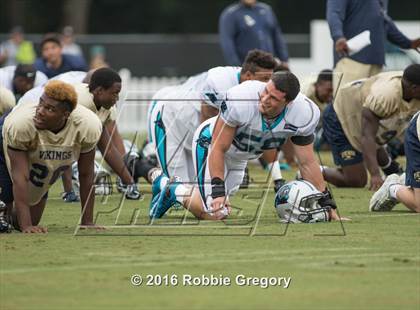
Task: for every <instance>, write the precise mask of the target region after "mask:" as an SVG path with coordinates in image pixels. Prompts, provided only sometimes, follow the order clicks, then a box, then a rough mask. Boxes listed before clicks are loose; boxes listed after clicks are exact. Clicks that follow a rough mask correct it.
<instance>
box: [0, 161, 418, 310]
mask: <svg viewBox="0 0 420 310" xmlns="http://www.w3.org/2000/svg"><path fill="white" fill-rule="evenodd" d="M329 160H330V158H329V157H327V158H326V161H327V162H329ZM251 174H252V176H253V177H254V179H256V180H263V179H264V176H263V173H262V172H261V170H260V169H258V168H253V169H251ZM285 175H286V176H287V177H288V178H289V179H290V178H292V176H293V173H286V174H285ZM142 188H143V189H144V190H145V191H150V188H149V187H148V186H142ZM59 191H60V186H59V185H56V186H55V187H54V189H53V190H52V191H51V193H50V200H49V202H48V207H47V209H46V211H45V214H44V217H43V220H42V224H43V225H45V226H47V227H48V229H49V233H48V234H47V235H22V234H18V233H12V234H9V235H1V236H0V253H1V254H0V255H1V261H0V263H1V268H0V309H2V310H3V309H119V308H126V309H134V308H137V309H190V308H191V309H419V307H420V297H419V296H420V294H419V292H420V258H419V254H420V251H419V250H420V244H419V240H420V239H419V236H420V230H419V227H420V225H419V224H420V216H419V215H415V214H412V213H409V212H408V211H406V210H405V209H404V208H403V207H402V206H397V208H396V209H395V211H393V212H390V213H385V214H371V213H368V212H367V209H368V201H369V198H370V193H369V192H368V191H367V190H365V189H333V192H334V195H335V197H336V200H337V202H338V204H339V207H340V211H341V213H342V214H343V215H345V216H349V217H351V218H352V221H351V222H347V223H344V231H343V227H341V225H340V224H339V223H325V224H308V225H303V224H300V225H290V226H288V227H287V226H286V225H285V224H280V223H279V222H278V219H277V217H276V215H275V212H274V209H273V206H272V204H273V197H274V196H273V194H272V190H271V189H270V190H269V193H268V195H265V192H264V189H263V186H262V185H261V186H259V187H257V188H254V189H250V190H247V191H241V192H240V193H239V194H238V195H237V196H236V197H235V198H234V199H233V204H234V206H236V207H237V208H236V209H235V212H234V215H233V216H232V218H231V219H230V220H228V221H226V222H225V223H219V224H217V223H202V222H201V223H199V222H197V221H195V220H194V219H193V218H192V217H190V216H187V217H185V218H184V213H183V211H181V210H180V211H174V212H171V213H170V214H169V215H168V216H167V218H165V219H162V220H160V221H158V222H156V223H155V225H154V226H152V227H150V225H148V218H147V209H148V203H149V200H150V196H149V195H146V198H145V200H144V201H142V202H132V201H129V202H124V204H123V207H122V208H121V209H118V208H117V207H118V204H119V199H120V197H119V196H118V195H113V197H112V198H110V199H109V200H108V201H107V202H101V200H100V199H99V198H97V207H96V211H102V213H101V214H100V215H99V216H98V218H97V221H98V223H99V224H103V225H107V226H114V228H108V229H107V230H106V231H104V232H101V233H96V232H93V231H77V233H76V236H75V235H74V233H75V231H76V230H75V227H76V224H77V222H78V215H79V205H78V204H65V203H63V202H62V201H61V200H60V199H59ZM243 194H247V195H245V196H244V195H243ZM264 199H266V200H265V202H264V203H263V204H261V203H259V202H260V201H261V200H263V201H264ZM112 210H114V211H112ZM118 212H119V215H118V219H117V214H118ZM256 219H257V220H256ZM134 221H136V222H134ZM256 222H258V223H256ZM134 223H135V225H133V224H134ZM181 223H183V224H184V225H180V224H181ZM286 228H287V229H286ZM132 274H139V275H141V276H143V278H146V276H147V275H149V274H150V275H162V276H164V275H176V276H177V277H178V280H179V284H178V286H165V285H162V286H160V287H158V286H150V287H148V286H146V285H144V284H143V285H141V286H138V287H134V286H132V285H131V284H130V277H131V275H132ZM185 274H190V275H195V276H200V275H207V276H210V275H211V274H212V275H214V276H217V277H218V276H220V275H223V276H225V277H229V278H231V280H232V282H234V280H235V277H236V276H237V275H240V274H243V275H246V276H254V277H267V276H268V277H274V276H275V277H282V276H284V277H291V278H292V280H291V283H290V286H289V288H287V289H285V288H282V287H270V288H266V289H263V288H260V287H258V286H253V287H247V286H243V287H242V286H237V285H236V284H235V283H233V284H232V285H230V286H224V287H223V286H221V287H190V286H183V285H182V276H183V275H185Z"/></svg>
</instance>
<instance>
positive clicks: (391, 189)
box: [389, 184, 404, 199]
mask: <svg viewBox="0 0 420 310" xmlns="http://www.w3.org/2000/svg"><path fill="white" fill-rule="evenodd" d="M403 186H404V185H401V184H392V185H390V186H389V195H390V196H391V197H392V198H394V199H398V198H397V192H398V191H399V190H400V189H401V188H402V187H403Z"/></svg>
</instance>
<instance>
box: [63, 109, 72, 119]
mask: <svg viewBox="0 0 420 310" xmlns="http://www.w3.org/2000/svg"><path fill="white" fill-rule="evenodd" d="M70 113H71V112H70V111H68V110H65V111H64V117H65V118H66V119H68V118H69V117H70Z"/></svg>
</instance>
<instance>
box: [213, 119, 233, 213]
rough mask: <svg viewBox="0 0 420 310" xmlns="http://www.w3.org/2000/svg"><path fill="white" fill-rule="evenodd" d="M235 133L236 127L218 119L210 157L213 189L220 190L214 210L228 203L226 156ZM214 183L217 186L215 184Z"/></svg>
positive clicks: (214, 198)
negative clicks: (225, 183)
mask: <svg viewBox="0 0 420 310" xmlns="http://www.w3.org/2000/svg"><path fill="white" fill-rule="evenodd" d="M235 131H236V128H235V127H231V126H228V125H227V124H226V123H225V122H224V121H223V120H222V119H221V118H220V117H219V118H218V119H217V121H216V124H215V127H214V131H213V136H212V142H211V144H212V148H211V153H210V155H209V170H210V176H211V179H212V189H213V188H214V189H216V190H220V193H216V195H215V196H213V202H212V207H213V209H214V210H217V209H219V208H220V207H221V206H222V205H223V204H225V203H227V202H225V200H226V198H225V197H226V193H224V173H225V166H224V164H225V157H224V156H225V153H226V152H227V150H228V149H229V147H230V146H231V144H232V141H233V137H234V136H235ZM213 180H214V181H213ZM213 182H214V183H215V184H213ZM216 183H217V184H216ZM222 191H223V193H222ZM213 194H215V193H213ZM213 194H212V195H213ZM218 195H220V196H218ZM216 196H218V197H216Z"/></svg>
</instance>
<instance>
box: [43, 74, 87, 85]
mask: <svg viewBox="0 0 420 310" xmlns="http://www.w3.org/2000/svg"><path fill="white" fill-rule="evenodd" d="M86 75H87V72H85V71H69V72H65V73H61V74H59V75H56V76H54V77H52V78H51V80H59V81H63V82H66V83H69V84H74V83H88V81H85V80H84V79H85V78H86Z"/></svg>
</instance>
